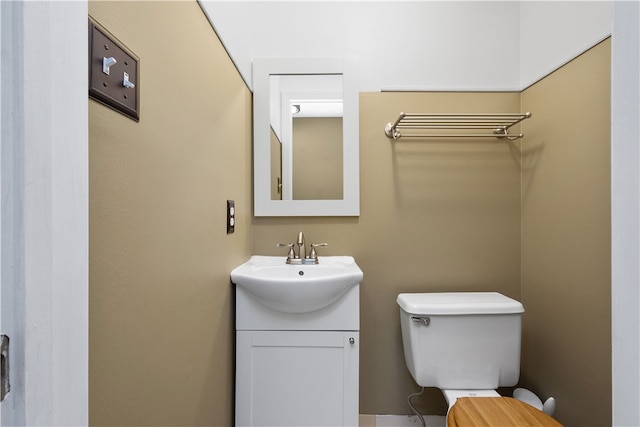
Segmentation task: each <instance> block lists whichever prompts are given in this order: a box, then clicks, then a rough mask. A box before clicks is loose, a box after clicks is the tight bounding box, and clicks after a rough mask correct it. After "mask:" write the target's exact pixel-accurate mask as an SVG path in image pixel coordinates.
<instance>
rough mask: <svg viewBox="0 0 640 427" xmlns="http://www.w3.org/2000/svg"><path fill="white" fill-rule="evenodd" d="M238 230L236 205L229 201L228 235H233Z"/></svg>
mask: <svg viewBox="0 0 640 427" xmlns="http://www.w3.org/2000/svg"><path fill="white" fill-rule="evenodd" d="M235 230H236V203H235V202H234V201H233V200H227V234H231V233H233V232H234V231H235Z"/></svg>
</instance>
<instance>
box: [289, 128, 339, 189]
mask: <svg viewBox="0 0 640 427" xmlns="http://www.w3.org/2000/svg"><path fill="white" fill-rule="evenodd" d="M342 170H343V163H342V117H300V118H295V119H294V120H293V183H294V185H293V199H294V200H340V199H342V197H343V196H342V188H343V180H342Z"/></svg>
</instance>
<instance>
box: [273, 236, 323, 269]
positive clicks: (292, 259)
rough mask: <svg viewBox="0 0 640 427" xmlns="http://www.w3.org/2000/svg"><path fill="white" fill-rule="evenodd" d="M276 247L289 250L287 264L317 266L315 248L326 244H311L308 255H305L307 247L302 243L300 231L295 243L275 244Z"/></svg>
mask: <svg viewBox="0 0 640 427" xmlns="http://www.w3.org/2000/svg"><path fill="white" fill-rule="evenodd" d="M296 245H297V246H298V254H297V255H296V251H295V246H296ZM276 246H278V247H287V248H289V253H288V254H287V264H317V263H318V254H317V253H316V248H317V247H318V246H328V245H327V244H326V243H312V244H311V246H310V247H311V250H310V251H309V255H307V246H306V244H305V242H304V234H303V233H302V231H301V232H299V233H298V238H297V239H296V243H276Z"/></svg>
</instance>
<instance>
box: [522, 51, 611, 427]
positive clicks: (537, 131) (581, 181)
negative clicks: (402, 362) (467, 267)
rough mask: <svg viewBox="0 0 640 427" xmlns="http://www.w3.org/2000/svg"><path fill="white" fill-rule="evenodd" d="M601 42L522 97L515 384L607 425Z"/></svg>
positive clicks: (578, 420)
mask: <svg viewBox="0 0 640 427" xmlns="http://www.w3.org/2000/svg"><path fill="white" fill-rule="evenodd" d="M610 45H611V42H610V40H606V41H605V42H603V43H601V44H599V45H597V46H596V47H594V48H592V49H591V50H589V51H588V52H586V53H584V54H583V55H581V56H580V57H578V58H577V59H575V60H573V61H572V62H570V63H569V64H567V65H565V66H564V67H562V68H561V69H559V70H557V71H556V72H554V73H553V74H551V75H549V76H547V77H546V78H544V79H543V80H542V81H540V82H538V83H536V84H535V85H533V86H532V87H530V88H528V89H526V90H525V91H524V92H523V94H522V105H523V109H525V110H530V111H532V112H534V117H533V118H532V119H531V120H529V121H527V122H526V123H525V124H524V126H523V128H524V131H525V132H526V138H525V141H524V142H523V152H522V165H523V171H522V301H523V303H524V305H525V307H526V309H527V312H526V313H525V316H524V321H523V368H522V382H523V384H524V385H525V386H527V387H528V388H530V389H532V390H534V391H536V393H538V394H539V395H541V397H543V398H546V397H548V396H551V395H553V396H555V398H556V401H557V411H556V417H557V418H558V420H559V421H560V422H562V423H564V424H565V425H566V426H575V427H579V426H580V427H582V426H606V425H611V308H610V307H611V297H610V295H611V278H610V275H611V261H610V258H611V245H610V241H611V227H610V223H611V218H610V212H611V205H610V196H611V191H610V132H611V131H610V49H611V47H610Z"/></svg>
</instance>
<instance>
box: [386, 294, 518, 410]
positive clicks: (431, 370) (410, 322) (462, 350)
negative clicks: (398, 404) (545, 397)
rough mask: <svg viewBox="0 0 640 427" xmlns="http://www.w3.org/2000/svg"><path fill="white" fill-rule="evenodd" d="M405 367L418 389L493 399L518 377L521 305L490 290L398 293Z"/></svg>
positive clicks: (450, 400) (450, 396)
mask: <svg viewBox="0 0 640 427" xmlns="http://www.w3.org/2000/svg"><path fill="white" fill-rule="evenodd" d="M397 302H398V305H399V306H400V324H401V327H402V340H403V344H404V355H405V360H406V363H407V367H408V368H409V371H410V372H411V375H412V376H413V378H414V379H415V381H416V383H418V385H420V386H422V387H437V388H439V389H441V390H442V392H443V394H444V397H445V399H446V401H447V404H448V405H449V408H451V407H452V406H453V405H454V403H455V402H456V399H458V398H460V397H474V396H478V397H483V396H486V397H499V396H500V395H499V394H498V393H497V392H496V390H495V389H496V388H498V387H511V386H515V385H516V384H517V382H518V379H519V377H520V336H521V317H522V313H523V312H524V307H523V306H522V304H521V303H520V302H518V301H516V300H513V299H511V298H508V297H506V296H504V295H502V294H499V293H496V292H453V293H406V294H400V295H398V299H397Z"/></svg>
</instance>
